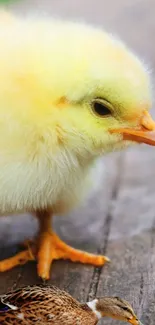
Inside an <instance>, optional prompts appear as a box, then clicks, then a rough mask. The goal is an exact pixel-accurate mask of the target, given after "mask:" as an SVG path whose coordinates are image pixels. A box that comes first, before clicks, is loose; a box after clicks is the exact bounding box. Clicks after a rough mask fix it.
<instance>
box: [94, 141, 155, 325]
mask: <svg viewBox="0 0 155 325" xmlns="http://www.w3.org/2000/svg"><path fill="white" fill-rule="evenodd" d="M154 165H155V151H153V150H151V149H150V148H147V147H146V148H145V149H143V148H142V149H139V150H138V149H137V148H135V150H130V151H128V152H127V153H126V155H125V157H124V164H123V170H122V174H121V177H120V183H119V189H118V192H117V197H116V199H115V200H114V201H113V202H112V203H111V209H110V211H109V214H110V216H111V220H112V222H111V229H110V233H109V238H108V244H107V252H106V253H107V254H108V256H109V257H110V258H111V260H112V263H111V264H110V265H109V266H106V267H105V268H104V269H103V270H102V272H101V275H100V278H99V281H98V286H97V294H98V295H117V296H121V297H124V298H126V299H127V300H129V301H130V302H131V303H132V304H133V306H134V308H135V310H136V311H137V313H138V315H139V317H141V320H142V321H143V323H144V324H146V325H147V324H151V325H153V324H154V319H155V306H154V303H155V298H154V288H155V253H154V252H155V233H154V221H155V219H154V218H155V212H154V211H155V210H154V206H155V203H154V202H155V200H154V198H155V194H154V193H155V183H154V179H155V169H154ZM101 324H104V322H101ZM106 324H107V325H111V324H115V322H112V321H111V320H108V321H106ZM118 324H119V323H118ZM120 324H121V323H120Z"/></svg>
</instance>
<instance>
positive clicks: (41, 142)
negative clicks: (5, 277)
mask: <svg viewBox="0 0 155 325" xmlns="http://www.w3.org/2000/svg"><path fill="white" fill-rule="evenodd" d="M7 18H8V17H7ZM0 44H1V51H0V212H1V214H8V213H18V212H23V211H24V212H25V211H30V212H34V213H35V214H37V212H38V211H39V213H40V211H42V218H41V219H42V224H43V223H45V222H44V221H43V219H45V218H47V215H50V213H58V214H60V213H64V212H66V211H69V210H70V209H71V208H73V207H74V206H75V205H76V204H77V203H78V202H79V201H80V200H81V198H82V197H83V196H84V194H85V193H86V189H87V188H88V184H89V182H88V180H89V173H90V171H91V167H92V165H93V163H94V160H95V159H96V158H97V157H98V156H99V155H100V154H101V153H106V152H109V151H113V150H115V149H121V148H123V147H125V146H126V145H128V144H129V143H130V142H129V141H123V139H122V136H121V135H112V134H110V133H109V129H110V128H118V127H120V125H121V127H136V126H137V125H138V123H139V120H140V117H141V114H142V112H143V110H144V109H149V107H150V102H151V99H150V86H149V78H148V76H147V73H146V72H145V69H144V68H143V66H142V64H141V62H140V61H139V60H138V59H137V58H136V57H135V56H134V55H133V54H132V53H130V52H129V51H128V50H127V49H126V47H125V46H124V45H123V44H122V43H121V42H119V41H117V40H115V39H113V38H112V37H111V36H109V35H108V34H106V33H104V32H103V31H101V30H98V29H95V28H92V27H89V26H85V25H81V24H78V23H71V22H63V21H62V22H61V21H51V20H50V19H46V20H44V19H26V20H23V19H21V18H15V17H13V19H10V20H8V19H6V20H5V19H2V21H1V23H0ZM94 98H103V99H105V100H107V101H108V102H109V101H110V102H112V103H114V104H115V105H114V109H113V113H112V116H107V118H100V116H97V115H95V113H94V112H93V110H92V101H93V100H94ZM45 211H46V213H45ZM48 219H49V217H48ZM48 227H49V224H48ZM43 228H44V230H46V229H45V228H47V224H46V226H45V224H44V226H43ZM75 260H76V259H75ZM102 262H103V261H102ZM1 268H2V270H3V269H5V267H4V268H3V267H2V265H1V264H0V269H1Z"/></svg>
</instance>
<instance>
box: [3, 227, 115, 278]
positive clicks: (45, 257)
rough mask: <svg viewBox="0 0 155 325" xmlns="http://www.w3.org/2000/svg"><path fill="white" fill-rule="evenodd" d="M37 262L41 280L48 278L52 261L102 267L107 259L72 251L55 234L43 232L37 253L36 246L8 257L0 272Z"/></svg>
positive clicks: (72, 249)
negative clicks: (67, 260) (67, 261)
mask: <svg viewBox="0 0 155 325" xmlns="http://www.w3.org/2000/svg"><path fill="white" fill-rule="evenodd" d="M35 259H37V260H38V275H39V276H40V277H41V278H42V279H43V280H48V279H49V277H50V267H51V264H52V262H53V261H54V260H58V259H69V260H71V261H72V262H81V263H84V264H92V265H95V266H102V265H103V264H104V263H105V262H108V261H109V258H108V257H106V256H101V255H94V254H89V253H86V252H83V251H81V250H78V249H74V248H72V247H70V246H68V245H67V244H65V243H64V242H63V241H62V240H61V239H60V238H59V237H58V236H57V235H56V234H55V233H53V232H48V231H47V232H43V233H42V234H41V235H40V237H39V248H38V252H37V249H36V246H34V245H33V244H32V246H31V247H30V246H29V247H28V249H27V250H25V251H23V252H20V253H18V254H17V255H16V256H14V257H10V258H8V259H6V260H4V261H1V262H0V272H4V271H7V270H9V269H12V268H13V267H15V266H17V265H21V264H25V263H26V262H28V261H32V260H35Z"/></svg>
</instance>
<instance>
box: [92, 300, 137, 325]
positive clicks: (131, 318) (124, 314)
mask: <svg viewBox="0 0 155 325" xmlns="http://www.w3.org/2000/svg"><path fill="white" fill-rule="evenodd" d="M87 305H88V306H89V307H90V308H91V309H92V310H93V312H94V313H95V314H96V316H97V317H98V319H100V318H102V317H111V318H115V319H118V320H122V321H125V322H128V323H130V324H133V325H142V323H141V322H140V321H139V320H138V318H137V316H136V315H135V313H134V311H133V309H132V307H131V305H130V304H129V303H128V302H127V301H126V300H124V299H120V298H119V297H104V298H99V299H94V300H93V301H91V302H88V303H87Z"/></svg>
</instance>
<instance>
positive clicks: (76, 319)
mask: <svg viewBox="0 0 155 325" xmlns="http://www.w3.org/2000/svg"><path fill="white" fill-rule="evenodd" d="M0 300H1V302H0V324H3V325H24V324H25V325H32V324H33V325H34V324H35V322H36V324H37V325H50V324H51V325H88V324H89V325H96V324H97V323H98V321H99V319H100V318H102V317H106V316H107V317H112V318H116V319H118V320H122V321H126V322H128V323H131V324H133V325H140V324H141V323H140V321H139V320H138V318H137V316H136V315H135V313H134V311H133V309H132V307H131V305H130V304H129V303H128V302H127V301H125V300H124V299H120V298H118V297H103V298H96V299H94V300H92V301H90V302H87V303H85V304H81V303H80V302H78V301H77V300H76V299H74V298H73V297H72V296H70V295H69V294H68V293H67V292H65V291H62V290H60V289H58V288H57V287H54V286H40V285H33V286H28V287H23V288H21V289H17V290H15V291H13V292H9V293H7V294H6V295H2V296H0ZM141 325H142V324H141Z"/></svg>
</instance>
